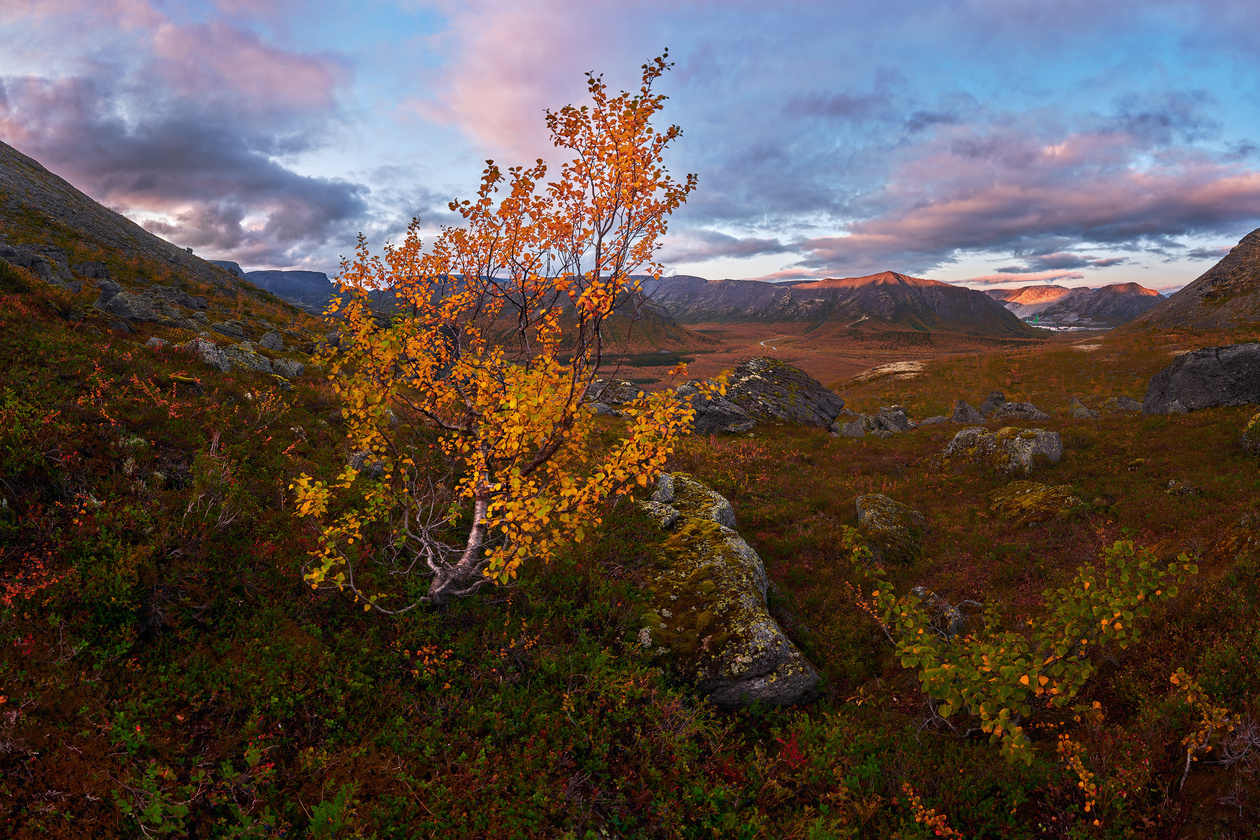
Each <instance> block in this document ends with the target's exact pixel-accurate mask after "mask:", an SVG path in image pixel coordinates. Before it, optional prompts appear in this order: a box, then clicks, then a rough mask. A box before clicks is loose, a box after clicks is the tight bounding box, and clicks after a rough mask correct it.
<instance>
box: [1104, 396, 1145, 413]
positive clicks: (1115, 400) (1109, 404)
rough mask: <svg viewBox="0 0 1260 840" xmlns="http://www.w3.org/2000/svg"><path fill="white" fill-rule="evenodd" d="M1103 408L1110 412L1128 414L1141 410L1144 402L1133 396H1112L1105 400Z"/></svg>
mask: <svg viewBox="0 0 1260 840" xmlns="http://www.w3.org/2000/svg"><path fill="white" fill-rule="evenodd" d="M1102 410H1103V411H1105V412H1107V413H1108V414H1128V413H1131V412H1134V411H1141V410H1142V404H1141V403H1140V402H1138V401H1137V400H1135V399H1133V397H1126V396H1119V397H1111V398H1109V399H1107V400H1104V401H1103V404H1102Z"/></svg>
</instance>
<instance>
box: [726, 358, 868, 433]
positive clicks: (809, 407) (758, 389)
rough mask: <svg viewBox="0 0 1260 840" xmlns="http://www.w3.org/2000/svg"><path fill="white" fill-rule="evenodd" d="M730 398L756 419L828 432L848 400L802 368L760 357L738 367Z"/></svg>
mask: <svg viewBox="0 0 1260 840" xmlns="http://www.w3.org/2000/svg"><path fill="white" fill-rule="evenodd" d="M726 398H727V399H729V400H730V401H731V402H733V403H735V404H736V405H738V406H739V407H740V408H742V409H744V411H746V412H747V413H748V414H749V416H751V417H752V418H753V419H754V420H769V421H776V420H778V421H787V422H789V423H800V424H801V425H805V426H816V427H818V428H820V429H828V428H830V427H831V424H832V423H833V422H835V419H836V417H837V416H838V415H839V414H840V410H841V409H842V408H844V400H842V399H840V397H839V396H838V395H837V394H836V393H835V392H833V391H831V390H829V389H827V388H825V387H823V385H822V383H821V382H819V381H818V380H817V379H815V378H814V377H812V376H810V375H809V374H808V373H806V372H805V371H803V370H801V369H800V368H796V367H793V366H792V365H789V364H787V363H785V362H780V361H778V360H776V359H767V358H764V357H758V358H755V359H749V360H748V361H746V362H744V363H743V364H741V365H740V366H739V367H737V368H735V370H734V372H733V373H732V374H731V376H730V378H729V379H728V380H727V385H726Z"/></svg>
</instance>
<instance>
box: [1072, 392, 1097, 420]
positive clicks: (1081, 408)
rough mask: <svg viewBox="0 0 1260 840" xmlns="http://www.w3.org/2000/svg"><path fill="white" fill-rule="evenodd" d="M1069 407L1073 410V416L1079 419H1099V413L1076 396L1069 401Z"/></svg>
mask: <svg viewBox="0 0 1260 840" xmlns="http://www.w3.org/2000/svg"><path fill="white" fill-rule="evenodd" d="M1068 409H1069V410H1070V411H1071V412H1072V416H1073V417H1076V418H1077V419H1079V420H1097V419H1098V417H1099V413H1098V412H1097V411H1095V410H1094V409H1092V408H1087V407H1086V406H1085V404H1084V403H1083V402H1081V401H1080V400H1078V399H1077V398H1076V397H1072V399H1071V400H1070V401H1069V402H1068Z"/></svg>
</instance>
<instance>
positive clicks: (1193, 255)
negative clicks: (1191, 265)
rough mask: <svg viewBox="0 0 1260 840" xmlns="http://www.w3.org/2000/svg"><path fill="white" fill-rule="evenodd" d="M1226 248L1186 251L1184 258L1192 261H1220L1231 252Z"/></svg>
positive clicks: (1230, 249)
mask: <svg viewBox="0 0 1260 840" xmlns="http://www.w3.org/2000/svg"><path fill="white" fill-rule="evenodd" d="M1232 250H1233V248H1230V247H1228V246H1226V247H1222V248H1191V249H1190V250H1189V251H1186V254H1185V256H1186V258H1187V259H1192V260H1217V261H1219V260H1221V259H1223V258H1224V257H1225V255H1226V254H1228V253H1229V252H1230V251H1232Z"/></svg>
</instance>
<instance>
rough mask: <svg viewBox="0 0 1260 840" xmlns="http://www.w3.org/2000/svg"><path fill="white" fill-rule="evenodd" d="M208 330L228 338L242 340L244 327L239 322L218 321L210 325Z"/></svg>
mask: <svg viewBox="0 0 1260 840" xmlns="http://www.w3.org/2000/svg"><path fill="white" fill-rule="evenodd" d="M210 329H212V330H214V331H215V332H217V333H223V334H224V335H226V336H227V337H229V338H235V339H244V338H245V325H244V324H242V323H241V322H240V321H219V322H217V323H214V324H211V325H210Z"/></svg>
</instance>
